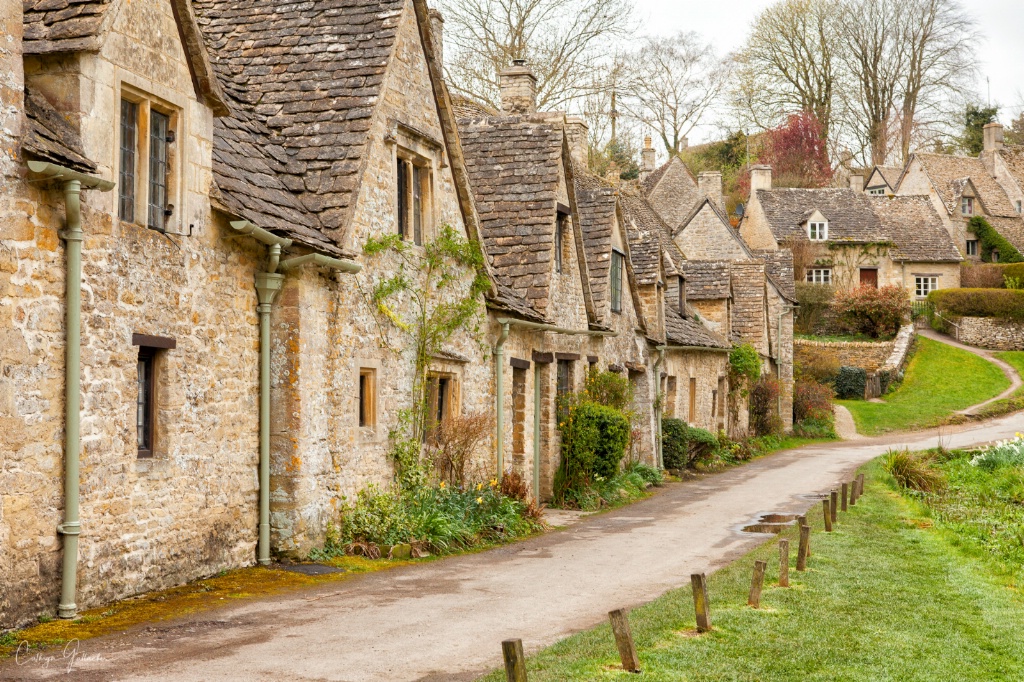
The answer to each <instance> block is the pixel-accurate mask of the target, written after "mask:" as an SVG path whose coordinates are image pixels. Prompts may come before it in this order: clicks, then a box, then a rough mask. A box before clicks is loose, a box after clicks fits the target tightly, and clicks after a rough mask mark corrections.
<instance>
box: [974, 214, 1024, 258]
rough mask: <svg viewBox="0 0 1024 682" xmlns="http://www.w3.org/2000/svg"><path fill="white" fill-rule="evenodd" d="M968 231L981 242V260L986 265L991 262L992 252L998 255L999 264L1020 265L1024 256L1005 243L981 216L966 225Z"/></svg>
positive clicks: (1001, 236) (1011, 245)
mask: <svg viewBox="0 0 1024 682" xmlns="http://www.w3.org/2000/svg"><path fill="white" fill-rule="evenodd" d="M967 229H968V231H970V232H972V233H974V235H975V236H976V237H977V238H978V241H979V242H981V260H983V261H985V262H986V263H991V262H992V252H993V251H995V252H997V253H998V254H999V262H1000V263H1022V262H1024V256H1022V255H1021V253H1020V251H1018V250H1017V248H1016V247H1015V246H1014V245H1013V244H1011V243H1010V242H1009V241H1007V239H1006V237H1004V236H1003V235H1001V234H999V232H998V231H996V229H995V228H994V227H992V226H991V225H990V224H989V222H988V221H987V220H985V219H984V218H983V217H982V216H974V217H973V218H971V219H970V221H969V222H968V223H967Z"/></svg>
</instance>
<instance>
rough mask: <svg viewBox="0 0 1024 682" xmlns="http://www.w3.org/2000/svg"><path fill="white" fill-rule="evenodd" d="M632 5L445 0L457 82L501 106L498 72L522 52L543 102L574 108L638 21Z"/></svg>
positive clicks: (452, 81) (456, 86) (585, 0)
mask: <svg viewBox="0 0 1024 682" xmlns="http://www.w3.org/2000/svg"><path fill="white" fill-rule="evenodd" d="M632 10H633V4H632V0H444V3H443V7H442V11H443V13H444V18H445V47H446V52H447V53H448V54H446V63H445V75H446V78H447V80H448V82H449V86H450V87H451V88H452V89H453V90H454V91H455V92H459V93H461V94H464V95H468V96H470V97H473V98H475V99H479V100H482V101H484V102H486V103H488V104H490V105H492V106H495V107H497V106H499V104H500V101H499V97H498V74H499V73H500V72H501V71H502V70H503V69H505V68H507V67H508V66H509V65H510V64H511V63H512V60H513V59H520V58H521V59H525V60H526V61H527V63H528V64H529V66H530V67H531V68H532V69H533V72H534V74H535V75H536V76H537V105H538V108H540V109H547V110H553V109H564V108H567V106H568V105H569V104H570V103H572V102H574V101H576V100H578V99H579V98H580V97H581V96H583V95H584V94H586V93H587V92H588V91H589V89H590V88H591V87H592V86H593V79H592V78H591V77H590V75H591V74H592V72H593V70H594V69H595V68H597V67H598V66H600V65H601V64H602V63H603V62H604V61H606V60H607V59H608V58H609V57H610V56H611V53H612V52H613V50H609V47H610V46H613V45H614V43H615V42H616V41H617V40H618V39H619V38H621V37H623V36H624V35H626V34H627V32H628V31H629V30H630V29H631V28H632ZM448 55H450V56H448Z"/></svg>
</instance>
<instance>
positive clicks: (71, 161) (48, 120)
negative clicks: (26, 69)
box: [22, 89, 96, 173]
mask: <svg viewBox="0 0 1024 682" xmlns="http://www.w3.org/2000/svg"><path fill="white" fill-rule="evenodd" d="M25 116H26V118H27V121H26V122H27V124H28V125H27V127H26V134H25V139H24V141H23V143H22V147H23V149H24V150H25V151H26V152H29V153H30V154H32V155H33V156H36V157H38V158H40V159H43V160H44V161H50V162H52V163H56V164H59V165H61V166H65V167H67V168H70V169H72V170H76V171H80V172H82V173H95V172H96V164H95V163H93V162H92V161H90V160H89V159H88V158H86V156H85V151H84V150H83V149H82V139H81V138H80V137H79V135H78V132H77V131H76V130H75V129H74V128H73V127H72V126H71V124H70V123H68V122H67V121H66V120H65V119H64V117H63V116H61V114H60V113H59V112H58V111H57V110H56V109H54V108H53V107H52V106H51V105H50V103H49V102H48V101H47V100H46V98H44V97H43V96H42V95H39V94H37V93H35V92H33V91H31V90H28V89H26V90H25Z"/></svg>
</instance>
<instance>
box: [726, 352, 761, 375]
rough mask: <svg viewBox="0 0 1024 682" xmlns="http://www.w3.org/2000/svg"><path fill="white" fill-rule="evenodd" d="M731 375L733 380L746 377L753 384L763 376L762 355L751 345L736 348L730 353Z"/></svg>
mask: <svg viewBox="0 0 1024 682" xmlns="http://www.w3.org/2000/svg"><path fill="white" fill-rule="evenodd" d="M729 374H731V375H732V376H733V378H740V377H746V379H747V381H749V382H750V383H753V382H755V381H757V379H758V377H760V376H761V354H760V353H758V352H757V349H756V348H754V347H753V346H752V345H750V344H749V343H743V344H740V345H738V346H735V347H734V348H733V349H732V350H731V351H730V352H729Z"/></svg>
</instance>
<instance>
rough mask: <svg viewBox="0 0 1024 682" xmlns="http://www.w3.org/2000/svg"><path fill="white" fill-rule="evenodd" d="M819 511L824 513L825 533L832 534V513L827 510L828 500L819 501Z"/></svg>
mask: <svg viewBox="0 0 1024 682" xmlns="http://www.w3.org/2000/svg"><path fill="white" fill-rule="evenodd" d="M821 510H822V511H823V512H824V513H825V532H826V533H831V532H832V512H831V511H830V510H829V503H828V500H822V501H821Z"/></svg>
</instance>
